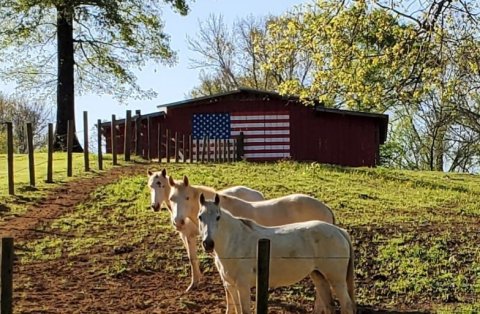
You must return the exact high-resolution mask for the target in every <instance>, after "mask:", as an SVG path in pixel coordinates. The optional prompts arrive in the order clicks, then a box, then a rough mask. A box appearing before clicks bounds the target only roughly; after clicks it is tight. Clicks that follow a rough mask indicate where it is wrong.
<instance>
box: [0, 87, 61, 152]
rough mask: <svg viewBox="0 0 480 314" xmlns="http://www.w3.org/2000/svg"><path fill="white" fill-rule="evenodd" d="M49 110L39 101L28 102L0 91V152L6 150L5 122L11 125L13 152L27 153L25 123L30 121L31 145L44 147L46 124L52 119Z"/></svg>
mask: <svg viewBox="0 0 480 314" xmlns="http://www.w3.org/2000/svg"><path fill="white" fill-rule="evenodd" d="M52 118H53V117H52V114H51V110H50V109H49V107H48V106H46V105H44V104H43V103H40V102H28V101H26V100H25V99H22V98H15V97H12V96H6V95H3V94H1V93H0V154H5V153H6V152H7V132H6V125H5V122H12V125H13V148H14V152H15V153H20V154H23V153H27V141H26V138H27V137H26V127H25V123H27V122H30V123H32V130H33V145H34V147H35V148H36V149H38V148H42V147H43V148H44V147H45V146H46V143H47V126H48V123H49V122H50V121H52Z"/></svg>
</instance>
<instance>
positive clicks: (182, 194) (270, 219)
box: [168, 176, 335, 228]
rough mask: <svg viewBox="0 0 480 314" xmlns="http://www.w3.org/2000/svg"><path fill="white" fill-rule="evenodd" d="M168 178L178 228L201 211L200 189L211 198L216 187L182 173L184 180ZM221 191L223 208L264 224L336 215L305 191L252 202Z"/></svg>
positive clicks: (330, 220) (327, 219)
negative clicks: (194, 182)
mask: <svg viewBox="0 0 480 314" xmlns="http://www.w3.org/2000/svg"><path fill="white" fill-rule="evenodd" d="M168 182H169V184H170V198H169V202H170V206H171V210H172V219H173V224H174V226H176V227H177V228H181V227H182V225H183V224H184V223H185V219H187V218H188V219H190V220H192V221H197V216H198V212H199V211H200V204H199V200H200V193H203V194H204V195H205V197H206V198H207V199H212V198H213V196H214V195H215V191H214V190H213V189H211V188H208V187H204V186H191V185H190V184H189V181H188V177H187V176H184V178H183V182H179V181H177V182H175V180H173V178H172V177H170V178H169V180H168ZM224 191H225V190H224ZM224 191H220V194H221V200H222V208H224V209H226V210H228V211H229V212H230V213H232V214H233V215H234V216H236V217H241V218H248V219H252V220H254V221H255V222H257V223H259V224H261V225H264V226H279V225H284V224H287V223H294V222H302V221H309V220H321V221H325V222H328V223H332V224H334V223H335V216H334V214H333V211H332V210H331V209H330V207H328V206H327V205H325V204H324V203H322V202H320V201H319V200H317V199H315V198H313V197H310V196H308V195H304V194H291V195H287V196H283V197H279V198H274V199H270V200H261V201H253V202H252V201H248V200H241V199H239V198H236V197H235V196H232V195H226V194H225V192H224Z"/></svg>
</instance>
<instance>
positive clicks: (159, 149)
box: [157, 122, 162, 162]
mask: <svg viewBox="0 0 480 314" xmlns="http://www.w3.org/2000/svg"><path fill="white" fill-rule="evenodd" d="M157 135H158V136H157V145H158V147H157V153H158V162H162V125H161V124H160V122H159V123H158V132H157Z"/></svg>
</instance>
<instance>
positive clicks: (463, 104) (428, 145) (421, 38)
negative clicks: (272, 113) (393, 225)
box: [263, 0, 480, 171]
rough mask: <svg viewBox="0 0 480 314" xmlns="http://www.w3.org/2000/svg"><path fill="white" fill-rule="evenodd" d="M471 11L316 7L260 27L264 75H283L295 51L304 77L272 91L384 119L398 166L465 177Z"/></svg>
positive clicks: (375, 0) (368, 4) (472, 94)
mask: <svg viewBox="0 0 480 314" xmlns="http://www.w3.org/2000/svg"><path fill="white" fill-rule="evenodd" d="M477 4H478V3H476V2H475V1H468V0H467V1H455V2H454V1H451V0H439V1H431V2H428V1H427V2H422V1H416V0H413V1H402V0H397V1H383V0H360V1H354V2H338V1H334V0H317V1H316V2H315V3H314V4H311V5H306V6H303V7H301V8H299V9H298V10H294V11H292V12H290V13H289V14H287V15H285V16H282V17H279V18H278V19H276V20H273V21H272V22H271V23H269V27H268V29H267V32H266V34H265V36H266V37H265V38H266V40H267V41H268V45H266V47H267V49H268V53H267V56H268V59H267V60H265V62H264V64H263V67H264V68H266V69H269V68H271V67H274V68H285V67H287V66H288V65H289V63H290V58H291V55H292V54H293V53H295V54H298V53H299V51H300V52H302V53H303V54H304V55H307V56H309V59H310V60H312V61H313V64H312V65H311V67H310V69H311V73H310V76H309V77H310V78H311V79H309V80H307V82H306V83H305V81H299V79H298V78H297V77H293V78H292V79H287V80H284V81H283V82H281V83H280V84H279V86H278V90H279V91H280V93H282V94H296V95H300V97H301V98H302V99H304V101H305V102H306V103H309V100H312V99H315V100H320V101H321V102H322V103H323V104H324V105H325V106H331V107H337V108H349V109H354V110H363V111H374V112H388V113H390V115H391V116H392V117H393V119H391V120H392V121H393V123H392V126H393V133H392V132H390V133H391V134H392V135H394V140H395V142H394V143H392V145H390V147H389V152H390V154H389V155H390V156H397V157H398V158H399V156H400V157H401V158H402V159H403V161H399V162H398V163H397V164H398V165H402V166H406V167H412V168H416V169H430V170H447V169H451V170H453V169H457V170H462V171H465V170H467V168H468V169H469V170H472V169H474V167H475V166H476V167H478V156H479V151H478V145H475V144H474V143H475V142H474V140H475V139H476V138H478V130H479V129H478V126H479V124H478V121H479V120H478V118H479V117H480V114H479V106H478V99H479V97H478V95H479V90H480V79H479V78H480V71H479V69H480V35H479V34H480V19H479V16H480V8H479V7H478V5H477ZM404 8H406V9H404ZM270 39H271V40H270ZM395 148H402V149H405V152H404V153H403V154H393V153H392V152H393V151H392V150H394V149H395ZM459 160H463V161H465V162H464V163H463V164H462V165H460V164H461V162H459ZM475 162H476V163H477V164H476V165H475ZM466 165H467V166H466Z"/></svg>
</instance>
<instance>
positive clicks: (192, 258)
mask: <svg viewBox="0 0 480 314" xmlns="http://www.w3.org/2000/svg"><path fill="white" fill-rule="evenodd" d="M147 174H148V186H149V187H150V196H151V208H152V209H153V210H154V211H158V210H160V206H161V204H162V203H163V202H165V204H166V205H167V208H168V209H169V211H170V214H171V219H172V222H173V221H174V219H173V211H172V210H171V209H172V204H171V201H170V197H169V195H170V189H171V185H173V184H170V183H169V181H172V182H174V181H173V178H172V177H169V176H167V171H166V170H165V169H163V170H162V171H158V172H152V171H150V170H148V172H147ZM186 182H187V186H188V181H186ZM192 188H194V187H192ZM197 188H198V189H201V190H202V191H203V192H204V193H205V194H206V195H209V196H210V197H213V196H214V195H215V193H216V191H215V190H214V189H212V188H209V187H204V186H199V187H197ZM219 193H222V194H228V195H236V196H238V197H242V198H245V199H247V200H252V201H258V200H263V199H264V198H263V194H262V193H261V192H259V191H256V190H253V189H250V188H248V187H245V186H234V187H231V188H228V189H224V190H221V191H219ZM187 198H188V197H187ZM193 198H195V196H192V199H193ZM198 199H199V197H198V196H196V200H197V203H198ZM174 225H175V224H174ZM175 226H176V229H177V231H178V232H179V234H180V238H181V239H182V242H183V245H184V246H185V248H186V249H187V253H188V259H189V262H190V269H191V272H192V279H191V283H190V285H189V286H188V288H187V290H186V291H190V290H191V289H192V288H195V287H197V286H198V284H199V283H200V279H201V271H200V265H199V263H198V258H197V243H196V240H197V236H198V234H199V231H198V219H197V217H195V219H184V220H183V221H182V224H181V227H178V226H177V225H175Z"/></svg>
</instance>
